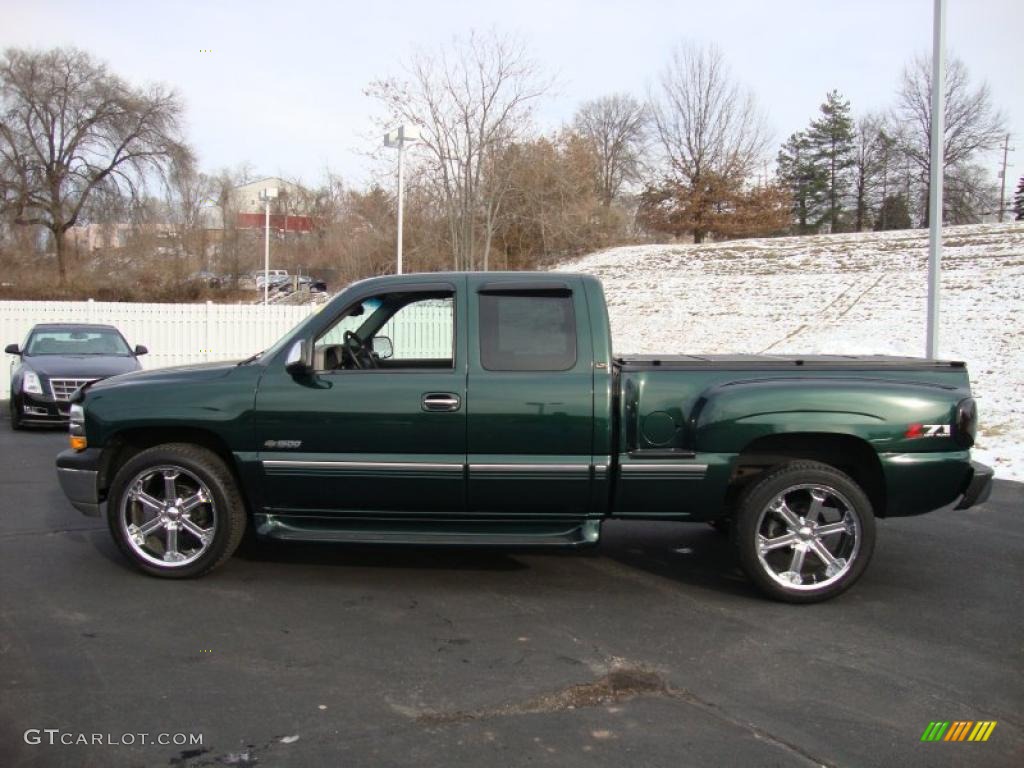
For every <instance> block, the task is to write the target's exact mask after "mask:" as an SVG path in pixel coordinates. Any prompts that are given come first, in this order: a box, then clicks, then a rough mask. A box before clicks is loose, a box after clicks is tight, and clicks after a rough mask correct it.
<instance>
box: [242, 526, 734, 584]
mask: <svg viewBox="0 0 1024 768" xmlns="http://www.w3.org/2000/svg"><path fill="white" fill-rule="evenodd" d="M235 558H236V559H241V560H244V561H248V562H251V563H254V564H256V563H260V562H267V563H281V564H294V565H318V566H330V567H337V568H339V569H345V568H380V569H394V570H424V571H479V572H492V573H500V572H516V571H525V570H530V569H533V568H537V567H541V568H542V567H544V561H554V560H561V561H564V565H565V566H567V567H572V566H571V563H572V561H573V560H574V559H585V560H586V561H587V562H586V563H582V562H581V563H580V570H581V572H582V571H583V569H584V568H586V567H587V565H593V566H596V567H598V568H599V569H601V570H603V571H606V572H608V573H609V574H610V575H611V577H612V578H614V577H615V575H616V574H615V573H614V571H615V570H617V566H625V567H627V568H629V569H634V570H637V571H642V572H644V573H647V574H650V575H653V576H657V577H659V578H662V579H665V580H667V581H670V582H675V583H677V584H679V585H684V586H695V587H700V588H702V589H710V590H713V591H716V592H720V593H725V594H730V595H736V596H742V597H753V596H754V591H753V588H752V587H751V585H750V584H749V582H748V581H747V580H746V578H745V577H744V576H743V574H742V572H741V571H740V570H739V565H738V563H737V560H736V555H735V553H734V550H733V547H732V545H731V544H730V542H729V539H728V537H726V536H723V535H722V534H721V533H718V532H717V531H715V530H713V529H712V528H710V527H709V526H704V525H680V524H678V523H635V522H623V521H612V522H609V523H606V524H605V527H604V532H603V535H602V539H601V543H600V544H599V545H598V546H597V547H595V548H589V549H579V550H572V549H558V550H555V549H542V548H530V547H517V548H509V549H505V548H496V547H481V548H475V547H452V546H429V547H423V546H395V545H374V544H333V543H300V542H275V541H267V540H258V539H256V538H255V537H247V539H246V540H245V541H244V542H243V545H242V546H241V547H239V550H238V552H237V553H236V554H235ZM581 578H582V573H581Z"/></svg>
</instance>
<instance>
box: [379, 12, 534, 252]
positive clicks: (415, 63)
mask: <svg viewBox="0 0 1024 768" xmlns="http://www.w3.org/2000/svg"><path fill="white" fill-rule="evenodd" d="M406 73H407V76H406V78H405V79H402V80H394V79H389V80H377V81H374V82H373V83H371V84H370V86H369V88H368V89H367V93H368V94H369V95H370V96H372V97H373V98H376V99H378V100H379V101H381V102H382V103H383V104H384V106H385V109H386V110H387V113H388V118H389V120H391V121H403V122H409V123H414V124H416V125H419V126H420V128H421V131H422V144H423V145H425V147H426V149H427V154H428V156H429V161H428V168H427V169H426V171H427V173H428V175H429V178H430V180H431V182H432V184H433V185H434V187H435V189H436V191H437V194H438V196H439V197H440V199H441V201H442V203H443V206H444V210H445V213H446V216H447V220H448V231H449V237H450V239H451V247H452V256H453V264H454V266H455V268H456V269H474V268H476V266H477V264H478V263H480V262H482V264H483V266H484V268H486V267H487V265H488V262H489V252H490V246H491V241H492V238H493V234H494V226H495V223H496V221H497V219H498V214H499V211H500V207H501V202H502V196H503V195H504V191H505V189H506V185H504V184H502V183H496V180H494V179H490V180H487V179H486V174H487V172H488V170H489V169H493V168H496V167H498V165H497V164H496V163H495V161H494V158H495V156H496V154H497V153H498V152H500V150H501V149H502V148H503V147H504V146H507V145H508V144H509V143H511V142H514V141H516V140H517V139H518V138H519V137H521V136H522V135H523V134H524V133H525V131H526V129H527V128H528V126H529V121H530V116H531V112H532V108H533V105H534V103H535V102H536V101H537V100H538V99H539V98H540V97H541V96H542V95H543V94H544V93H545V92H546V90H547V89H548V86H549V83H548V82H546V81H544V80H543V79H542V78H541V77H540V75H539V70H538V67H537V64H536V63H535V62H534V61H533V59H531V58H530V56H529V55H528V54H527V51H526V49H525V47H524V46H523V44H522V43H521V42H520V41H519V40H518V39H516V38H514V37H508V36H504V35H499V34H498V33H496V32H493V31H492V32H488V33H485V34H480V33H476V32H473V33H471V34H470V35H469V37H468V38H465V39H455V40H454V41H453V42H452V44H451V45H450V46H449V47H448V48H445V49H442V50H440V51H438V52H435V53H427V52H419V53H417V54H415V55H414V56H413V57H412V58H411V60H410V61H409V63H408V65H407V66H406ZM485 181H486V182H487V183H485ZM480 229H482V230H483V233H482V234H483V237H482V238H481V237H480V234H481V233H480V231H479V230H480ZM481 239H482V243H481ZM478 248H479V250H478ZM480 252H482V259H481V258H478V253H480Z"/></svg>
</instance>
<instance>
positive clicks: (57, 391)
mask: <svg viewBox="0 0 1024 768" xmlns="http://www.w3.org/2000/svg"><path fill="white" fill-rule="evenodd" d="M90 381H96V379H50V392H52V393H53V399H54V400H59V401H63V402H67V401H68V400H70V399H71V396H72V395H73V394H74V393H75V390H76V389H78V388H79V387H80V386H82V385H83V384H88V383H89V382H90Z"/></svg>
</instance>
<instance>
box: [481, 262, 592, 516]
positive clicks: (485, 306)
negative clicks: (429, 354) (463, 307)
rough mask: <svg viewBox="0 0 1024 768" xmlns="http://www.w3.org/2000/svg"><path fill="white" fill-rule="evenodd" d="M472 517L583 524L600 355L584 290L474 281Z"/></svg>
mask: <svg viewBox="0 0 1024 768" xmlns="http://www.w3.org/2000/svg"><path fill="white" fill-rule="evenodd" d="M467 298H468V304H469V312H470V316H471V317H472V318H473V324H474V327H475V328H476V333H475V334H473V338H472V341H471V342H470V344H469V347H470V349H469V384H468V389H469V399H468V403H467V405H468V413H467V418H468V425H467V448H468V464H469V492H468V497H467V510H468V512H469V513H471V514H472V513H476V512H488V513H506V514H512V515H519V514H536V513H542V514H544V515H545V516H550V515H552V514H562V515H565V516H578V515H583V514H585V513H586V512H587V511H588V506H589V500H590V484H591V474H592V468H591V453H592V445H593V418H594V395H593V376H594V372H593V346H592V340H591V330H590V320H589V316H588V313H587V306H586V298H585V296H584V292H583V286H582V284H581V283H580V281H579V280H578V279H576V278H571V277H570V278H567V279H566V280H565V281H551V280H546V279H545V280H537V281H536V282H533V283H532V282H529V281H525V282H524V281H523V280H522V279H521V278H520V279H518V280H517V279H516V276H515V275H509V276H507V277H498V276H494V275H481V276H479V277H470V278H469V291H468V292H467Z"/></svg>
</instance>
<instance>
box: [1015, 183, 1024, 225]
mask: <svg viewBox="0 0 1024 768" xmlns="http://www.w3.org/2000/svg"><path fill="white" fill-rule="evenodd" d="M1013 213H1014V216H1013V218H1014V220H1016V221H1024V176H1021V177H1020V181H1018V182H1017V191H1016V192H1015V193H1014V195H1013Z"/></svg>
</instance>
